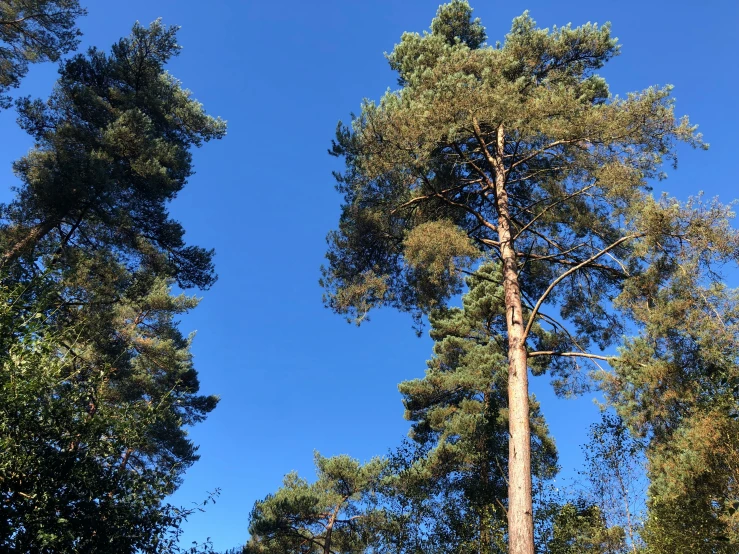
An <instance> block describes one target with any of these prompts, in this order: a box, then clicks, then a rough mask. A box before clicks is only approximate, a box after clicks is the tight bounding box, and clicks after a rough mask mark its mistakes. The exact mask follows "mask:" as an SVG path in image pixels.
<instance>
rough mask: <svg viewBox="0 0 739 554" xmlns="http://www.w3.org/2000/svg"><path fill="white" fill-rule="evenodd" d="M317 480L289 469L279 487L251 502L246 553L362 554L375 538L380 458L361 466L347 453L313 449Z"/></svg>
mask: <svg viewBox="0 0 739 554" xmlns="http://www.w3.org/2000/svg"><path fill="white" fill-rule="evenodd" d="M315 461H316V472H317V475H318V479H317V480H316V481H315V482H314V483H308V482H307V481H306V480H305V479H302V478H300V477H299V476H298V475H297V473H295V472H292V473H289V474H287V475H286V476H285V480H284V482H283V486H282V487H281V488H280V489H279V490H278V491H277V492H276V493H274V494H272V495H269V496H267V498H265V499H264V500H260V501H258V502H256V504H255V505H254V509H253V510H252V513H251V516H250V524H249V532H250V533H251V535H252V538H251V539H250V541H249V543H247V545H246V547H245V550H244V551H245V553H248V554H262V553H263V554H278V553H279V554H313V553H315V554H332V553H333V554H361V553H363V552H366V551H367V549H368V548H369V547H370V546H371V545H372V544H373V543H374V542H375V539H376V537H375V536H374V532H373V531H374V527H373V526H375V525H377V523H378V519H379V518H380V512H379V511H377V510H376V509H375V508H374V503H375V501H376V497H374V494H375V493H376V492H377V491H378V489H379V488H380V481H381V478H382V476H383V470H384V468H385V462H384V461H383V460H381V459H380V458H373V459H372V460H370V461H369V462H367V463H366V464H360V463H359V462H358V461H357V460H353V459H352V458H350V457H349V456H345V455H342V456H335V457H332V458H324V457H323V456H321V455H319V454H318V453H316V456H315Z"/></svg>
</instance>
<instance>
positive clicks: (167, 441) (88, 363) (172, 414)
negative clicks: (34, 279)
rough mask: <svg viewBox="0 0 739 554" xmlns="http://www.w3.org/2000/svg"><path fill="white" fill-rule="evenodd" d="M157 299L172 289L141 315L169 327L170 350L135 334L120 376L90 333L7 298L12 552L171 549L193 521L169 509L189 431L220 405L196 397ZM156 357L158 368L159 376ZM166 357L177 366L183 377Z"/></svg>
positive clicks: (5, 399) (1, 439) (3, 403)
mask: <svg viewBox="0 0 739 554" xmlns="http://www.w3.org/2000/svg"><path fill="white" fill-rule="evenodd" d="M157 294H159V295H166V289H163V290H160V291H156V292H155V293H153V294H152V295H151V297H150V301H151V303H150V304H149V305H148V306H147V307H146V308H145V309H155V310H156V311H157V312H158V313H157V314H156V315H152V316H151V319H148V321H149V322H155V321H157V320H158V322H157V323H154V325H159V326H162V327H170V330H169V332H170V335H171V339H170V344H164V343H165V342H166V340H167V339H165V338H164V337H163V336H160V337H159V338H157V339H153V338H151V335H152V334H153V333H152V332H151V331H149V330H148V329H146V327H145V326H144V325H143V324H140V325H139V326H135V325H131V324H129V326H130V327H131V328H130V329H129V333H130V334H131V335H132V336H131V337H130V339H129V340H130V342H129V343H128V346H129V348H130V349H131V351H129V353H128V355H129V356H130V360H128V362H127V361H125V360H124V359H119V363H118V364H117V365H116V366H113V365H111V364H106V363H102V362H101V360H100V359H99V353H98V352H97V347H96V345H95V344H94V343H93V342H92V341H90V340H89V339H88V338H87V337H86V332H85V329H84V325H83V323H84V322H80V323H78V324H77V325H70V326H65V327H63V328H60V327H58V326H57V325H54V324H53V322H52V321H50V319H49V318H47V317H46V316H45V314H44V313H43V312H38V311H37V312H34V310H33V309H31V307H29V306H19V305H20V304H23V302H24V300H25V298H24V296H23V295H22V294H18V291H17V290H15V291H11V290H8V289H7V288H3V289H2V302H0V311H1V312H2V313H0V319H1V320H2V329H3V334H2V340H3V342H4V345H3V350H2V352H3V354H2V356H1V357H0V364H1V365H2V368H1V369H2V371H0V449H2V451H3V453H4V454H3V458H2V460H1V461H0V547H1V548H2V550H3V551H4V552H19V553H20V552H49V553H51V552H54V553H57V552H59V553H62V552H81V551H96V552H110V551H115V552H170V551H172V549H174V548H175V545H176V542H177V529H178V528H179V526H180V524H181V522H182V520H183V518H185V517H187V515H189V511H187V510H179V509H177V508H176V507H174V506H171V505H169V504H166V503H164V499H165V498H166V496H168V495H169V494H171V493H172V492H174V490H175V489H176V487H177V484H178V483H179V477H180V475H181V473H182V471H183V469H184V468H185V467H187V466H188V465H190V464H191V463H192V462H193V461H194V460H195V459H196V458H197V456H195V454H194V448H193V446H192V444H191V443H190V441H189V440H188V439H187V438H186V435H185V431H184V429H182V425H183V424H184V423H187V422H192V421H193V419H198V418H200V417H201V416H202V415H204V414H205V413H206V412H207V411H209V410H210V409H212V407H213V406H214V405H215V399H213V398H209V397H197V396H196V395H194V394H193V392H196V391H197V388H196V387H195V390H193V382H192V377H191V376H190V378H189V380H188V373H190V372H192V371H193V370H192V367H191V361H190V355H189V353H188V346H189V345H188V344H187V343H186V342H185V343H183V342H182V341H180V342H179V343H178V341H177V340H176V335H177V333H176V331H175V330H174V328H173V327H172V317H173V315H174V313H175V311H174V310H173V309H172V308H171V307H170V306H163V305H160V306H159V307H157V308H153V307H152V306H153V305H154V304H156V302H157V300H156V297H157ZM173 300H174V301H175V302H176V299H173ZM126 308H127V307H124V306H122V307H121V308H120V310H121V311H124V312H125V310H126ZM137 328H138V329H139V330H138V331H137V330H136V329H137ZM134 335H135V336H134ZM147 335H149V336H147ZM161 335H164V333H162V334H161ZM136 341H149V342H151V343H152V350H151V351H150V352H134V351H133V349H134V348H135V347H134V346H133V343H135V342H136ZM154 343H156V344H154ZM154 355H156V356H159V357H158V360H159V363H160V364H162V368H161V369H158V370H157V371H154V370H153V368H152V367H151V364H152V363H153V361H152V358H151V356H154ZM166 356H172V357H176V358H179V362H177V363H178V364H179V365H180V367H181V369H180V371H179V373H178V372H177V370H176V369H175V367H176V364H175V363H174V362H168V361H167V359H166ZM164 364H168V365H175V367H173V368H171V369H172V370H174V371H169V372H168V373H165V372H164V371H162V370H163V369H165V368H167V366H166V365H164ZM165 376H166V379H167V380H168V381H169V382H163V380H164V378H165ZM195 385H196V381H195Z"/></svg>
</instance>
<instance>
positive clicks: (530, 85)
mask: <svg viewBox="0 0 739 554" xmlns="http://www.w3.org/2000/svg"><path fill="white" fill-rule="evenodd" d="M483 41H484V30H483V29H482V27H481V26H480V23H479V22H478V21H477V20H472V19H471V9H470V8H469V6H468V5H467V3H466V2H464V1H461V0H454V1H453V2H451V3H449V4H446V5H444V6H441V7H440V8H439V12H438V14H437V17H436V19H435V20H434V22H433V23H432V27H431V32H430V33H425V34H424V35H419V34H415V33H406V34H404V35H403V37H402V39H401V42H400V44H398V45H397V46H396V47H395V49H394V50H393V52H392V53H391V54H390V55H389V61H390V64H391V67H393V68H394V69H395V70H396V71H397V72H398V75H399V83H400V89H399V90H397V91H392V92H388V93H387V94H386V95H385V96H384V97H383V98H382V100H381V101H380V102H379V103H377V104H375V103H372V102H367V103H365V104H364V105H363V106H362V112H361V114H360V115H359V116H357V117H356V118H354V119H353V121H352V123H351V125H349V126H342V125H340V126H339V129H338V132H337V138H336V141H335V143H334V147H333V153H334V154H335V155H337V156H341V157H343V158H344V160H345V162H346V171H345V172H343V173H341V174H338V175H337V181H338V189H339V191H340V192H341V193H342V194H343V195H344V205H343V210H342V214H341V218H340V222H339V228H338V230H336V231H334V232H332V233H331V234H330V235H329V239H328V240H329V251H328V254H327V258H328V265H327V267H326V268H325V269H324V276H323V285H324V287H325V288H326V291H327V297H326V300H327V304H328V305H329V306H330V307H331V308H333V309H334V310H336V311H337V312H341V313H345V314H347V315H348V317H349V318H350V319H353V320H356V321H361V320H362V319H364V318H365V317H366V314H367V312H368V310H369V309H371V308H372V307H374V306H379V305H390V306H394V307H396V308H399V309H401V310H406V311H411V312H413V313H415V314H416V315H418V316H420V315H421V314H423V313H425V312H428V311H430V310H431V309H433V308H435V307H437V306H440V305H443V303H444V302H445V301H446V300H447V299H448V298H450V296H451V295H453V294H455V293H457V292H458V291H459V290H460V288H461V284H462V279H461V275H462V273H461V271H460V269H474V268H475V267H476V265H477V264H478V263H479V261H480V260H482V259H483V258H484V257H486V256H490V257H492V258H494V259H496V260H498V261H499V262H500V264H501V267H502V274H501V284H502V287H503V298H502V299H501V301H502V303H503V305H504V307H505V314H506V328H505V333H504V340H505V344H506V349H507V352H506V355H507V363H508V395H509V400H508V409H509V432H510V442H509V458H508V462H509V509H508V521H509V526H508V529H509V539H510V544H509V548H510V552H511V553H512V554H532V553H533V552H534V529H533V510H532V490H531V447H530V437H531V427H530V408H529V396H528V370H529V367H532V366H535V367H539V368H544V369H546V370H547V371H550V372H553V373H556V374H558V378H561V379H562V380H563V382H564V383H565V384H567V382H568V379H569V378H570V377H571V376H574V375H576V374H577V372H578V371H579V369H580V367H579V365H578V363H579V362H578V361H582V360H590V361H592V362H595V363H598V361H600V360H602V361H608V360H610V359H611V358H609V357H607V356H604V355H602V354H601V353H600V351H601V349H604V348H606V347H609V346H611V345H616V344H619V343H620V342H621V338H622V336H623V335H624V334H625V333H626V331H627V329H630V328H631V327H629V325H634V326H635V328H636V329H637V332H639V333H643V332H645V330H646V328H647V326H648V325H647V324H646V323H645V320H644V317H642V315H641V310H642V309H643V308H642V307H643V306H649V305H651V303H653V302H656V301H658V297H659V296H661V295H664V294H669V293H667V292H665V291H666V290H668V289H670V288H671V286H672V284H673V283H676V282H677V281H678V280H680V279H681V278H682V273H681V271H682V270H681V269H680V264H679V263H678V262H679V261H680V259H681V256H683V255H684V254H685V252H687V251H688V250H689V251H690V252H692V254H691V256H692V258H691V259H692V260H693V261H694V262H695V263H694V266H691V269H693V268H694V269H695V271H697V273H696V274H695V275H694V276H693V278H694V279H696V280H698V281H702V282H704V283H707V284H709V285H710V283H715V282H718V281H720V276H718V275H717V274H716V273H714V272H712V271H710V269H711V268H714V267H716V264H717V263H721V262H724V261H726V260H727V259H736V258H737V252H738V251H739V249H738V248H737V245H739V239H738V238H737V234H736V232H735V231H733V230H732V229H731V227H730V225H729V223H728V221H729V217H730V216H729V214H728V212H727V210H726V209H724V208H723V207H721V206H720V205H705V204H703V203H702V202H701V201H700V200H696V201H694V202H692V203H689V204H680V203H678V202H677V201H675V200H673V199H670V198H668V197H662V198H654V197H653V196H652V194H651V192H650V186H649V182H650V180H652V179H658V178H661V177H662V176H663V165H664V164H665V163H666V162H673V161H674V160H675V147H676V143H678V142H685V143H687V144H689V145H692V146H695V147H704V146H705V145H704V143H703V142H702V140H701V137H700V135H699V134H697V133H696V130H695V127H694V126H692V125H691V124H690V123H689V122H688V120H687V119H686V118H682V119H677V118H676V117H675V115H674V106H673V101H672V99H671V98H670V90H671V89H670V87H666V88H648V89H646V90H644V91H642V92H638V93H633V94H629V95H627V96H626V97H623V98H620V97H614V96H612V95H611V94H610V93H609V90H608V86H607V84H606V82H605V80H604V79H603V78H602V77H600V76H598V74H597V73H596V72H597V70H598V69H599V68H600V67H602V66H603V64H604V63H606V62H607V61H608V60H609V59H611V58H612V57H613V56H615V55H616V54H617V53H618V50H619V47H618V45H617V44H616V40H615V39H614V38H612V37H611V34H610V27H609V26H608V25H605V26H603V27H598V26H596V25H590V24H588V25H585V26H582V27H578V28H572V27H570V26H569V25H568V26H565V27H561V28H553V29H551V30H548V29H539V28H537V27H536V24H535V22H534V21H533V20H532V19H531V18H530V17H529V16H528V14H524V15H522V16H521V17H518V18H516V19H515V20H514V21H513V26H512V28H511V31H510V33H509V34H508V35H507V36H506V38H505V41H504V42H503V44H502V45H500V47H492V46H486V45H485V44H484V42H483ZM708 298H710V297H708ZM709 304H711V301H710V300H709ZM625 346H626V347H627V348H628V349H632V346H633V345H632V344H631V343H629V344H627V345H625ZM655 354H656V358H657V359H659V355H660V352H656V353H655ZM617 382H618V383H620V382H621V381H620V380H619V381H617Z"/></svg>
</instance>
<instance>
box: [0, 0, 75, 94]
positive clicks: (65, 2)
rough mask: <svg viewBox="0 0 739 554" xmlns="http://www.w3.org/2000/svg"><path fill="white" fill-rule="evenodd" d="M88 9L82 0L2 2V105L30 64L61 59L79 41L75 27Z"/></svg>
mask: <svg viewBox="0 0 739 554" xmlns="http://www.w3.org/2000/svg"><path fill="white" fill-rule="evenodd" d="M85 13H86V11H85V9H84V8H81V7H80V4H79V2H78V0H5V1H3V2H0V108H7V107H8V106H9V105H10V97H9V96H8V95H7V92H8V90H9V89H11V88H15V87H17V86H18V85H19V84H20V81H21V79H22V78H23V77H24V76H25V75H26V73H27V72H28V65H29V64H31V63H37V62H44V61H57V60H58V59H59V57H60V56H61V55H63V54H66V53H67V52H70V51H72V50H74V49H75V48H76V47H77V43H78V42H79V35H80V32H79V30H78V29H77V28H76V27H75V21H76V19H77V18H78V17H80V16H82V15H85Z"/></svg>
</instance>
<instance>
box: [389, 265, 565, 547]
mask: <svg viewBox="0 0 739 554" xmlns="http://www.w3.org/2000/svg"><path fill="white" fill-rule="evenodd" d="M500 273H501V268H500V265H499V264H487V265H484V266H483V267H481V268H480V269H479V270H478V271H477V272H476V273H475V275H474V276H470V277H468V278H467V286H468V287H469V292H468V293H467V294H465V295H464V296H463V298H462V304H463V307H462V308H461V309H460V308H452V309H446V310H437V311H436V312H434V313H432V314H431V315H430V317H429V321H430V324H431V337H432V338H433V339H434V341H435V343H434V357H433V358H432V359H431V360H430V362H429V368H428V370H427V371H426V376H425V377H424V378H423V379H414V380H412V381H405V382H403V383H401V384H400V385H399V389H400V392H401V393H402V394H403V397H404V404H405V407H406V413H405V417H406V418H407V419H409V420H411V421H413V422H414V424H413V427H412V430H411V437H412V438H413V440H415V441H416V442H417V443H419V445H420V446H421V448H422V449H423V450H424V451H425V452H426V454H425V456H423V458H422V459H420V460H418V461H416V462H415V465H416V466H417V467H418V469H419V470H421V471H422V472H423V474H424V475H425V477H426V478H427V479H429V480H433V481H438V482H440V483H443V484H444V486H446V487H448V488H456V489H458V490H459V491H460V493H461V494H460V495H459V496H457V497H456V499H455V502H456V506H455V507H454V508H453V509H456V510H457V511H459V512H460V513H465V512H466V514H465V516H464V517H462V520H463V521H464V526H466V527H468V529H467V532H466V534H467V535H469V537H468V538H465V540H464V541H461V540H458V541H457V544H454V542H455V541H450V542H449V543H448V544H447V545H446V551H447V552H467V551H470V550H469V549H470V548H473V549H474V551H475V552H479V553H481V554H492V553H495V552H503V551H504V550H505V543H506V535H507V526H508V525H507V521H506V517H505V511H506V507H507V505H508V494H507V468H508V421H507V415H508V406H507V404H508V395H507V394H506V388H507V365H506V354H505V346H504V344H503V333H504V330H505V311H504V307H503V304H502V303H501V302H500V300H499V298H500V297H501V295H502V293H503V290H502V286H501V285H500ZM529 409H530V411H531V415H530V417H531V425H532V436H531V441H532V457H533V470H532V471H533V475H534V477H536V478H537V479H538V480H539V481H540V482H541V481H546V480H548V479H551V478H552V477H554V475H555V473H556V472H557V469H558V468H557V454H556V448H555V446H554V442H553V440H552V439H551V437H550V436H549V434H548V430H547V426H546V423H545V421H544V419H543V417H542V416H541V413H540V412H539V405H538V403H537V402H536V400H535V399H533V398H532V399H531V400H530V403H529ZM431 488H433V487H431ZM444 494H445V495H450V494H451V493H450V491H448V490H447V491H444ZM473 544H474V545H475V546H474V547H473V546H472V545H473Z"/></svg>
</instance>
